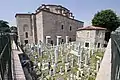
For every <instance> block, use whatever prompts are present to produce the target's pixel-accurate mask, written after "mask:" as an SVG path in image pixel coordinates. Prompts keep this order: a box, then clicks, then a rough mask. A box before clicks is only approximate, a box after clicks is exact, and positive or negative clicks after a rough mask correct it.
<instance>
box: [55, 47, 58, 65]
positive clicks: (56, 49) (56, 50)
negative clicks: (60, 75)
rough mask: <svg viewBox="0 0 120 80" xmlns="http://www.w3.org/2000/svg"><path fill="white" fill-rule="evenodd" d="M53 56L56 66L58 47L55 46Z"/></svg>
mask: <svg viewBox="0 0 120 80" xmlns="http://www.w3.org/2000/svg"><path fill="white" fill-rule="evenodd" d="M54 55H55V63H56V64H57V61H58V46H56V48H55V51H54Z"/></svg>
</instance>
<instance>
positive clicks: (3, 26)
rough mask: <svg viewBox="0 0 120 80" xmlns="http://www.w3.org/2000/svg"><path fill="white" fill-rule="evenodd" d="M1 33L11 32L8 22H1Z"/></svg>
mask: <svg viewBox="0 0 120 80" xmlns="http://www.w3.org/2000/svg"><path fill="white" fill-rule="evenodd" d="M0 32H10V28H9V25H8V22H6V21H3V20H0Z"/></svg>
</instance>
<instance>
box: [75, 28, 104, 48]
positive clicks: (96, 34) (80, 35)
mask: <svg viewBox="0 0 120 80" xmlns="http://www.w3.org/2000/svg"><path fill="white" fill-rule="evenodd" d="M105 32H106V29H105V28H101V27H95V26H87V27H83V28H79V29H78V30H77V32H76V41H79V42H81V45H83V46H84V47H86V48H103V47H104V44H105Z"/></svg>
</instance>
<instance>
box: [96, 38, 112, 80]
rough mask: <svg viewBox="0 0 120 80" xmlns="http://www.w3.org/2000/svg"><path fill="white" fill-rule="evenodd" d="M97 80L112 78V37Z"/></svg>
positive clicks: (109, 79)
mask: <svg viewBox="0 0 120 80" xmlns="http://www.w3.org/2000/svg"><path fill="white" fill-rule="evenodd" d="M96 80H111V39H110V40H109V42H108V46H107V48H106V51H105V54H104V57H103V60H102V62H101V64H100V69H99V72H98V73H97V77H96Z"/></svg>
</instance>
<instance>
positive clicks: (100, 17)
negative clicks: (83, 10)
mask: <svg viewBox="0 0 120 80" xmlns="http://www.w3.org/2000/svg"><path fill="white" fill-rule="evenodd" d="M92 25H93V26H99V27H103V28H107V29H108V30H109V31H114V30H115V29H116V28H118V27H119V26H120V19H119V18H118V17H117V15H116V13H114V12H113V11H112V10H111V9H108V10H102V11H100V12H97V14H95V15H94V18H93V19H92Z"/></svg>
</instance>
